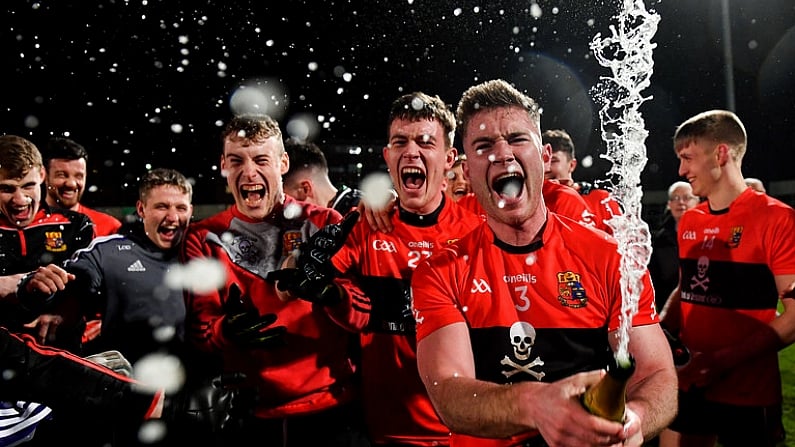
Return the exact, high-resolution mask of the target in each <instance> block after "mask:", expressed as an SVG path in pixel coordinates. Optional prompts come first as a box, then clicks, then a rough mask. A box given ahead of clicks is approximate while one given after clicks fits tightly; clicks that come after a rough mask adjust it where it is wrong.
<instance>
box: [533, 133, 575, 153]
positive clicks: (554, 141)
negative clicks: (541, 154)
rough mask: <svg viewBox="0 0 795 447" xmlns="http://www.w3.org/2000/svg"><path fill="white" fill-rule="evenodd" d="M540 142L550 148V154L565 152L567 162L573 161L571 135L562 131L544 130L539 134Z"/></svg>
mask: <svg viewBox="0 0 795 447" xmlns="http://www.w3.org/2000/svg"><path fill="white" fill-rule="evenodd" d="M541 142H542V143H543V144H549V145H550V146H552V152H553V153H554V152H565V153H566V154H567V155H568V156H569V160H573V159H574V141H573V140H572V139H571V135H569V133H568V132H566V131H565V130H563V129H550V130H545V131H544V132H543V133H542V134H541Z"/></svg>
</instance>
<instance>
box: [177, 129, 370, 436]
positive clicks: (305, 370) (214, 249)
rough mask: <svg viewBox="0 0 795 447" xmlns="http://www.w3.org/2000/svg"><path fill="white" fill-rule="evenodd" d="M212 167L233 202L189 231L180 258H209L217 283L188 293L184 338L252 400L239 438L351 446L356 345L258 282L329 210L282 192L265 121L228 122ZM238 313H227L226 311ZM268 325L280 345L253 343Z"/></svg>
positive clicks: (313, 312)
mask: <svg viewBox="0 0 795 447" xmlns="http://www.w3.org/2000/svg"><path fill="white" fill-rule="evenodd" d="M222 144H223V148H222V153H221V170H222V173H223V175H224V176H225V177H226V184H227V187H228V190H229V191H230V192H231V193H232V196H233V197H234V199H235V203H234V205H232V206H231V207H230V208H229V209H227V210H224V211H222V212H220V213H218V214H216V215H214V216H211V217H208V218H205V219H202V220H201V221H199V222H197V223H196V224H194V225H192V226H191V229H190V230H189V231H188V235H187V237H186V239H185V250H184V257H183V261H185V262H190V261H193V260H198V259H210V258H211V259H214V260H217V261H218V262H219V263H221V264H222V265H223V268H224V271H225V273H226V283H225V284H223V285H222V286H221V287H220V288H219V289H217V290H212V291H210V292H203V291H193V292H189V293H188V296H187V297H186V298H187V302H188V303H189V306H190V307H189V309H188V311H189V322H190V324H189V333H190V334H191V335H192V337H191V340H192V342H193V344H194V345H195V346H196V347H198V348H199V349H201V350H203V351H206V352H210V353H215V354H218V355H220V356H221V357H222V358H223V361H224V367H225V368H226V369H227V371H228V372H243V373H245V374H246V376H247V377H248V383H247V385H251V386H252V387H256V388H257V389H258V391H259V396H258V399H257V402H256V407H255V408H254V412H253V417H252V418H251V419H250V420H248V421H246V423H245V424H244V426H243V430H242V431H241V433H239V435H240V439H229V440H227V444H226V445H245V444H248V443H249V440H250V439H265V440H267V442H268V443H273V445H289V446H293V445H295V446H300V445H325V446H332V447H333V446H348V447H350V446H357V445H360V444H358V442H360V441H361V439H362V438H361V437H360V436H359V435H358V432H359V429H358V428H357V424H358V421H357V420H356V414H357V413H356V412H355V411H354V410H353V409H352V408H351V406H352V404H353V403H354V399H355V398H356V391H357V387H356V384H355V381H356V376H355V372H356V371H355V369H356V368H355V365H354V361H353V359H354V357H353V356H354V352H353V351H352V350H351V347H352V346H353V343H354V342H355V338H353V334H350V333H348V332H347V331H345V330H344V329H342V328H341V327H340V326H338V325H337V324H335V323H334V322H333V321H332V320H331V318H329V316H328V315H327V314H326V312H325V310H324V309H323V308H322V307H321V306H316V305H313V304H312V303H310V302H308V301H304V300H295V301H292V302H289V303H285V302H283V301H281V300H280V299H279V298H278V293H277V291H276V288H275V286H274V285H273V284H272V283H269V282H267V281H266V280H265V278H266V276H267V274H268V273H269V272H271V271H273V270H276V269H277V268H279V267H280V266H281V265H282V263H283V261H284V260H285V258H286V257H287V256H288V255H289V254H290V253H292V252H293V250H295V249H296V248H297V247H299V246H300V245H301V244H302V243H303V242H305V241H307V240H308V239H309V237H310V236H311V235H312V234H314V233H315V232H316V231H317V230H318V229H319V228H321V227H323V226H324V225H326V224H332V223H338V222H339V221H340V220H341V219H342V216H341V215H340V214H339V213H338V212H337V211H335V210H333V209H331V208H326V207H320V206H317V205H313V204H310V203H307V202H299V201H297V200H295V199H293V198H292V197H290V196H287V195H285V193H284V191H283V189H282V175H284V173H285V172H287V170H288V168H289V158H288V155H287V153H286V152H285V149H284V143H283V141H282V133H281V129H280V128H279V125H278V123H277V122H276V121H275V120H274V119H273V118H271V117H270V116H267V115H242V116H235V117H233V118H232V119H231V120H230V121H229V123H228V124H227V125H226V127H225V128H224V130H223V133H222ZM232 307H234V308H237V309H239V310H240V311H239V312H237V311H236V312H235V313H234V314H232V313H229V312H228V309H229V308H232ZM274 315H275V320H276V323H277V324H279V325H280V326H281V328H282V329H283V330H284V331H285V333H284V337H283V341H284V344H283V345H278V346H274V345H273V343H269V342H267V341H265V340H262V339H261V338H262V337H261V334H262V333H261V332H260V331H261V329H262V328H263V327H266V326H268V325H270V324H272V323H273V320H272V319H271V318H272V316H274Z"/></svg>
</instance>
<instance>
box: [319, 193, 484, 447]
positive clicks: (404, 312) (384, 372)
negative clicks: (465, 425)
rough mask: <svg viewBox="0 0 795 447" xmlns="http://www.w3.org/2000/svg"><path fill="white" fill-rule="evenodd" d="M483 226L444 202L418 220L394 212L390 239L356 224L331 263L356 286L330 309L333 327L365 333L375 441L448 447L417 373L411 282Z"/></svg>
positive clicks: (366, 386) (368, 406) (368, 407)
mask: <svg viewBox="0 0 795 447" xmlns="http://www.w3.org/2000/svg"><path fill="white" fill-rule="evenodd" d="M480 222H482V220H481V219H480V217H478V216H476V215H474V214H472V213H470V212H468V211H467V210H465V209H463V208H461V207H460V206H458V205H457V204H456V202H454V201H452V200H449V199H448V198H443V201H442V204H441V205H440V207H439V209H437V210H436V211H435V212H434V213H432V214H429V215H422V216H420V215H417V214H412V213H409V212H407V211H405V210H403V209H399V210H398V212H397V213H394V214H393V216H392V224H393V226H394V229H393V230H392V231H391V232H389V233H381V232H376V231H373V230H372V229H371V228H370V226H369V225H368V224H367V222H366V221H365V220H364V219H360V220H359V222H358V223H357V224H356V226H355V227H354V229H353V231H352V232H351V234H350V235H349V236H348V239H347V241H346V243H345V246H344V247H343V248H342V249H341V250H340V251H339V252H338V253H337V254H336V255H335V256H334V257H333V258H332V262H333V263H334V267H336V268H337V270H339V271H340V272H342V273H343V274H344V275H346V277H347V278H350V281H353V283H354V284H355V285H356V286H357V287H360V288H361V290H363V291H364V294H361V293H359V292H353V293H351V288H350V287H348V285H349V284H348V283H346V282H345V281H344V280H343V281H338V283H339V284H341V285H343V286H345V287H346V289H347V290H348V293H346V294H345V295H347V296H346V300H347V301H344V302H343V303H340V305H338V306H335V308H336V309H337V310H339V314H338V316H337V317H336V318H335V320H337V321H339V322H340V323H341V324H345V325H346V326H347V327H348V328H349V329H351V330H355V331H363V333H362V335H361V341H362V384H363V398H364V410H365V415H366V417H367V423H368V429H369V431H370V434H371V437H372V441H374V442H376V443H385V442H386V443H400V444H410V445H418V446H421V445H427V446H431V445H447V443H448V440H449V433H450V430H449V429H448V428H446V427H445V426H444V425H443V424H442V423H441V421H440V420H439V418H438V416H437V415H436V412H435V411H434V408H433V405H432V404H431V401H430V399H429V397H428V395H427V392H426V390H425V386H424V385H423V383H422V381H421V380H420V376H419V373H418V371H417V360H416V340H415V335H414V333H415V328H414V318H413V316H412V314H411V301H410V300H411V298H410V289H409V282H410V280H411V276H412V274H413V272H414V269H415V268H416V267H417V265H419V264H420V263H421V262H422V261H424V260H425V259H427V258H428V257H430V256H431V255H432V254H433V253H436V252H438V251H439V250H441V249H442V248H443V247H444V246H445V245H447V244H448V243H450V242H452V241H455V240H457V239H458V238H459V237H461V236H463V235H465V234H466V233H467V232H469V231H470V230H471V229H472V228H474V227H476V226H477V225H478V224H479V223H480Z"/></svg>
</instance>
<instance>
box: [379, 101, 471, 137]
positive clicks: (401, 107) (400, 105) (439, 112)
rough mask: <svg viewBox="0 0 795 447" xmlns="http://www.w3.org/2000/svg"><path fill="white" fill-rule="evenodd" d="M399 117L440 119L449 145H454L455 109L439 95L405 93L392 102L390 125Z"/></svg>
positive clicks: (413, 119)
mask: <svg viewBox="0 0 795 447" xmlns="http://www.w3.org/2000/svg"><path fill="white" fill-rule="evenodd" d="M397 119H402V120H408V121H412V122H414V121H420V120H433V121H438V122H439V124H441V125H442V128H443V129H444V138H445V143H446V144H447V147H452V146H453V139H454V138H455V124H456V123H455V115H454V114H453V110H452V109H451V108H450V107H449V106H448V105H447V104H445V102H444V101H442V99H441V98H440V97H439V96H430V95H428V94H425V93H422V92H414V93H408V94H405V95H403V96H401V97H399V98H398V99H396V100H394V101H393V102H392V107H390V109H389V120H388V121H387V132H388V130H389V126H391V125H392V122H394V121H395V120H397Z"/></svg>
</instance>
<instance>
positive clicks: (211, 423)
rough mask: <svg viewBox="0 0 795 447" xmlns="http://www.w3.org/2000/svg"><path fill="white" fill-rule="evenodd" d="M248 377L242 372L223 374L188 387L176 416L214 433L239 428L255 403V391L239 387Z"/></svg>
mask: <svg viewBox="0 0 795 447" xmlns="http://www.w3.org/2000/svg"><path fill="white" fill-rule="evenodd" d="M245 378H246V375H245V374H242V373H227V374H221V375H219V376H217V377H215V378H213V379H212V380H211V381H209V382H208V383H204V384H202V385H201V386H199V387H197V388H195V389H193V390H191V391H189V392H188V393H187V395H186V396H185V397H184V399H185V400H184V401H183V402H182V408H181V411H182V414H181V415H177V417H178V418H184V420H185V421H186V422H188V423H190V424H192V425H195V426H196V427H203V428H206V427H208V428H209V429H210V430H211V431H212V432H213V433H220V432H228V431H232V430H235V429H237V428H239V427H240V425H242V424H243V423H244V421H245V419H246V418H247V417H248V416H250V414H251V413H252V412H253V410H254V405H255V404H256V392H255V391H254V390H253V389H246V388H241V387H240V385H241V384H242V383H243V381H244V380H245Z"/></svg>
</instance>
